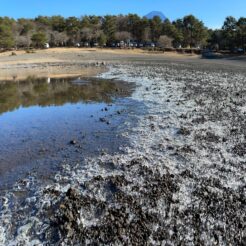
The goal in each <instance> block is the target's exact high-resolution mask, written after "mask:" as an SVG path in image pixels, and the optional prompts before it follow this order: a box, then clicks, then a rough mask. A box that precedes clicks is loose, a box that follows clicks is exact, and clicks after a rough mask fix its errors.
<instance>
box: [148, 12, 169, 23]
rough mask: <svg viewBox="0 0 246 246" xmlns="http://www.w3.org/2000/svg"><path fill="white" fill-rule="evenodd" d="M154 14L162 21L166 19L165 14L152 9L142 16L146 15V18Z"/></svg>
mask: <svg viewBox="0 0 246 246" xmlns="http://www.w3.org/2000/svg"><path fill="white" fill-rule="evenodd" d="M155 16H159V17H160V18H161V20H162V21H164V20H166V16H165V15H164V14H163V13H162V12H160V11H152V12H150V13H148V14H147V15H145V16H144V17H146V18H147V19H153V18H154V17H155Z"/></svg>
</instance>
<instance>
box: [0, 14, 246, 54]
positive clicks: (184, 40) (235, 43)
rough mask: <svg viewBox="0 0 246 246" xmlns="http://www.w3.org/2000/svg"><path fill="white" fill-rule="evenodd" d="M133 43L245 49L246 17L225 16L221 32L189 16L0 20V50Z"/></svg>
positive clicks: (2, 18) (109, 16)
mask: <svg viewBox="0 0 246 246" xmlns="http://www.w3.org/2000/svg"><path fill="white" fill-rule="evenodd" d="M127 40H134V41H135V42H136V43H142V44H145V43H148V42H153V43H155V44H159V45H160V46H162V47H174V48H181V47H182V48H204V47H207V48H211V49H217V50H234V49H242V50H244V51H245V48H246V18H243V17H241V18H239V19H238V20H237V19H235V18H234V17H227V18H226V19H225V21H224V24H223V26H222V27H221V29H216V30H212V29H209V28H207V27H206V26H205V25H204V24H203V22H202V21H200V20H199V19H197V18H196V17H194V16H193V15H188V16H185V17H183V18H181V19H177V20H175V21H172V22H171V21H170V20H168V19H166V20H164V21H162V20H161V19H160V18H159V17H158V16H156V17H154V18H153V19H147V18H145V17H143V18H142V17H139V16H138V15H136V14H128V15H117V16H115V15H106V16H94V15H93V16H83V17H81V18H77V17H68V18H64V17H62V16H51V17H47V16H38V17H36V18H34V19H25V18H20V19H17V20H15V19H12V18H9V17H0V48H1V49H9V48H17V49H18V48H29V47H35V48H39V47H40V48H41V47H43V45H44V44H45V43H49V45H50V46H51V47H62V46H74V45H76V44H78V43H83V42H87V43H89V44H93V43H97V44H98V45H100V46H105V45H107V46H110V45H111V44H113V43H115V42H120V41H125V42H127Z"/></svg>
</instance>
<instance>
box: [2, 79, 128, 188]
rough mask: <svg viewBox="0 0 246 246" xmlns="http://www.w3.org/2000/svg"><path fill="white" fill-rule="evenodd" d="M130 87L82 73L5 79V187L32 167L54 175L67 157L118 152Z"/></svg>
mask: <svg viewBox="0 0 246 246" xmlns="http://www.w3.org/2000/svg"><path fill="white" fill-rule="evenodd" d="M131 88H132V86H130V85H129V83H126V82H122V81H118V82H117V81H113V80H102V79H96V78H86V79H81V78H78V77H76V78H48V79H47V78H43V79H40V78H33V77H30V78H27V79H25V80H20V81H11V82H10V81H8V82H4V81H2V82H0V140H1V141H0V189H1V187H8V186H9V187H10V186H11V185H12V184H13V183H14V182H15V181H16V180H17V179H19V178H21V177H23V175H25V173H27V172H29V171H30V170H33V169H35V170H36V171H37V173H38V174H39V175H44V176H45V177H47V176H48V175H49V176H52V172H56V169H57V167H58V166H59V165H61V164H62V163H64V161H66V162H67V163H69V164H70V165H73V164H76V163H78V162H79V163H81V159H83V158H84V157H85V156H87V155H94V154H99V153H101V150H102V149H104V150H105V149H106V150H108V151H112V152H114V151H117V150H118V148H119V146H121V145H122V143H123V142H124V140H123V138H122V137H121V134H118V133H119V132H118V128H119V126H123V125H124V121H125V118H126V117H127V112H126V109H127V108H128V104H129V103H130V100H129V99H128V98H125V96H128V95H130V94H131V92H132V89H131ZM102 119H103V120H102ZM72 139H76V143H77V144H75V145H70V144H69V143H70V141H71V140H72Z"/></svg>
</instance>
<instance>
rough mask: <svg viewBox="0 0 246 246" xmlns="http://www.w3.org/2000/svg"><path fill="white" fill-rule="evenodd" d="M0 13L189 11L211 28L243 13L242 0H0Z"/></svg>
mask: <svg viewBox="0 0 246 246" xmlns="http://www.w3.org/2000/svg"><path fill="white" fill-rule="evenodd" d="M0 1H1V6H0V16H10V17H14V18H20V17H26V18H30V17H35V16H38V15H48V16H50V15H63V16H65V17H67V16H77V17H80V16H82V15H86V14H88V15H89V14H96V15H105V14H128V13H137V14H139V15H141V16H142V15H145V14H147V13H148V12H150V11H152V10H158V11H162V12H163V13H164V14H165V15H166V16H167V17H168V18H169V19H171V20H175V19H177V18H179V17H183V16H184V15H187V14H193V15H195V16H197V17H198V18H199V19H201V20H202V21H203V22H204V23H205V25H207V26H208V27H211V28H216V27H220V26H221V25H222V24H223V21H224V19H225V17H226V16H228V15H232V16H235V17H237V18H238V17H240V16H246V0H234V1H232V0H0Z"/></svg>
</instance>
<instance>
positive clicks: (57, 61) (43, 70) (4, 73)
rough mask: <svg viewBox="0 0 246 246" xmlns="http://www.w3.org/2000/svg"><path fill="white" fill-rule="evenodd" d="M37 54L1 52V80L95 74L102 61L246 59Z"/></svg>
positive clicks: (92, 51)
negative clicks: (34, 76)
mask: <svg viewBox="0 0 246 246" xmlns="http://www.w3.org/2000/svg"><path fill="white" fill-rule="evenodd" d="M34 52H35V53H26V52H25V51H16V52H15V53H16V55H15V56H12V55H11V53H12V52H4V53H0V79H12V78H17V77H20V78H24V77H27V76H33V75H37V74H41V75H42V76H48V77H53V76H56V75H59V74H61V75H64V74H67V75H69V74H71V75H77V74H83V73H85V75H86V76H90V75H91V76H93V75H95V74H96V73H98V72H99V73H100V67H103V66H101V65H102V63H104V64H107V65H113V64H119V63H121V64H122V63H129V62H133V63H142V62H146V63H148V62H153V63H156V64H157V63H160V64H162V63H169V62H178V63H187V64H198V65H208V66H210V65H212V64H214V65H216V66H219V67H220V66H222V67H223V66H227V67H231V68H232V69H234V68H237V67H239V68H244V67H245V66H246V59H243V56H240V57H237V56H235V57H225V58H224V59H202V57H201V56H199V55H194V54H193V55H191V54H178V53H176V52H165V53H152V52H148V51H144V50H141V49H134V50H128V49H127V50H125V49H99V48H52V49H47V50H35V51H34Z"/></svg>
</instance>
